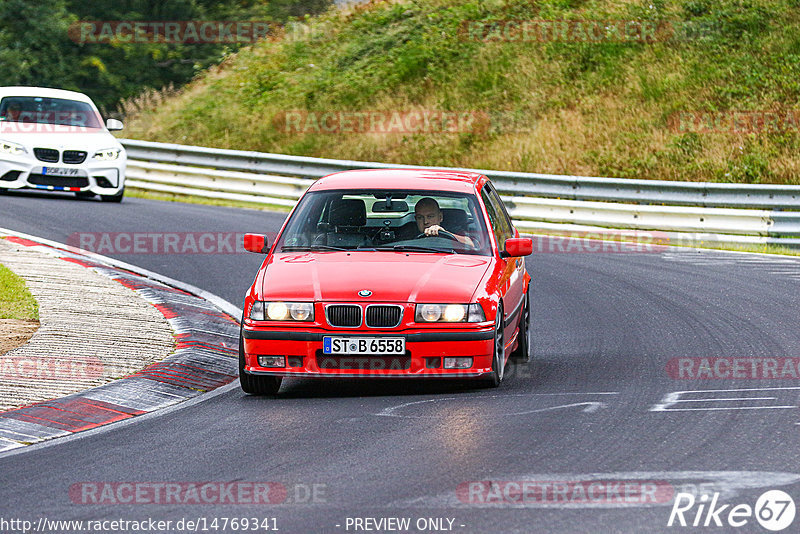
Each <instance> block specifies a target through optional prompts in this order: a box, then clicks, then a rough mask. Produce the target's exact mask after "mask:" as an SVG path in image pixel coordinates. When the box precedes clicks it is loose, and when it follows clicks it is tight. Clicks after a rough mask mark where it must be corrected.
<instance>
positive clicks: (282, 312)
mask: <svg viewBox="0 0 800 534" xmlns="http://www.w3.org/2000/svg"><path fill="white" fill-rule="evenodd" d="M250 318H251V319H253V320H254V321H313V320H314V304H313V303H311V302H264V301H260V300H258V301H256V302H254V303H253V307H252V308H250Z"/></svg>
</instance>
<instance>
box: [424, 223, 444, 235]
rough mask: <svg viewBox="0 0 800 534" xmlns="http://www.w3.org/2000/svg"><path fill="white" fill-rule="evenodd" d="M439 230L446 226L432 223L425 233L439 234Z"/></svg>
mask: <svg viewBox="0 0 800 534" xmlns="http://www.w3.org/2000/svg"><path fill="white" fill-rule="evenodd" d="M439 230H444V228H442V227H441V226H439V225H438V224H434V225H431V226H429V227H427V228H425V235H439Z"/></svg>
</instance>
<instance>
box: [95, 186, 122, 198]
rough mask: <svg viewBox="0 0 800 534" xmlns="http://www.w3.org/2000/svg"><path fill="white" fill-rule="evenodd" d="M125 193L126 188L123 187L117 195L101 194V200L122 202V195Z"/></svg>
mask: <svg viewBox="0 0 800 534" xmlns="http://www.w3.org/2000/svg"><path fill="white" fill-rule="evenodd" d="M124 195H125V188H124V187H123V188H122V189H121V190H120V192H119V193H117V194H116V195H100V200H102V201H103V202H122V197H123V196H124Z"/></svg>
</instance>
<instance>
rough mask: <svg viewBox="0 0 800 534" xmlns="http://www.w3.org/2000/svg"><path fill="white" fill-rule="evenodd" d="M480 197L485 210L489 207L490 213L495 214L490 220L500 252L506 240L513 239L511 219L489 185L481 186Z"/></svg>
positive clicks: (501, 201)
mask: <svg viewBox="0 0 800 534" xmlns="http://www.w3.org/2000/svg"><path fill="white" fill-rule="evenodd" d="M481 196H483V202H484V203H485V204H486V208H487V210H488V209H489V206H490V205H491V210H490V211H493V212H494V214H495V219H494V220H492V226H493V227H494V234H495V236H496V237H497V245H498V247H500V250H502V249H503V248H504V247H505V246H506V239H509V238H511V237H514V228H513V226H512V225H511V219H510V218H509V216H508V212H507V211H506V207H505V205H504V204H503V200H502V199H501V198H500V195H498V194H497V191H495V190H494V188H493V187H492V186H491V185H490V184H488V183H487V184H486V185H484V186H483V191H481ZM487 199H488V202H487Z"/></svg>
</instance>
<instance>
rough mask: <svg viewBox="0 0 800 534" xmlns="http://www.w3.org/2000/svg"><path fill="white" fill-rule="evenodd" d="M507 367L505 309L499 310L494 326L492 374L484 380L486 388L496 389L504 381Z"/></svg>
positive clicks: (500, 308) (500, 307)
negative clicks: (504, 333)
mask: <svg viewBox="0 0 800 534" xmlns="http://www.w3.org/2000/svg"><path fill="white" fill-rule="evenodd" d="M505 367H506V349H505V341H504V340H503V307H502V305H501V306H498V308H497V319H496V320H495V324H494V351H493V355H492V372H491V373H489V375H488V376H487V377H486V378H485V379H484V382H483V384H484V386H485V387H488V388H496V387H497V386H499V385H500V382H502V381H503V375H504V373H505Z"/></svg>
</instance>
